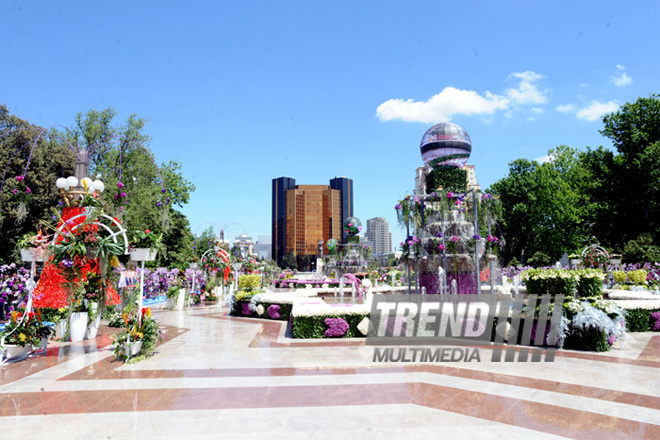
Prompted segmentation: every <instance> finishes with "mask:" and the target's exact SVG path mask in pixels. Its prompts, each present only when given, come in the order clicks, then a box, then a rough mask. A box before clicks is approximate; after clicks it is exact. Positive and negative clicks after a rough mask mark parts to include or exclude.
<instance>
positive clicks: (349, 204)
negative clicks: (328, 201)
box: [330, 176, 353, 243]
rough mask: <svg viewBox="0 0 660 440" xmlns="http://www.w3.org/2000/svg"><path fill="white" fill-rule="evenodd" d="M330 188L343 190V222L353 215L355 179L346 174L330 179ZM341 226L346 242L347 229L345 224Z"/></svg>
mask: <svg viewBox="0 0 660 440" xmlns="http://www.w3.org/2000/svg"><path fill="white" fill-rule="evenodd" d="M330 188H332V189H336V190H338V191H340V192H341V212H340V213H339V216H340V218H341V220H340V221H341V222H342V223H343V222H344V220H346V219H347V218H349V217H353V180H352V179H349V178H347V177H346V176H341V177H335V178H334V179H330ZM340 228H341V242H342V243H346V231H344V228H343V225H342V226H340Z"/></svg>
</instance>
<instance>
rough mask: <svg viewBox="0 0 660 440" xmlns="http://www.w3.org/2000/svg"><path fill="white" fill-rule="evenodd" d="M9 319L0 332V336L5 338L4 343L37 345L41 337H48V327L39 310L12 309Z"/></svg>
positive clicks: (22, 345) (23, 345) (20, 345)
mask: <svg viewBox="0 0 660 440" xmlns="http://www.w3.org/2000/svg"><path fill="white" fill-rule="evenodd" d="M10 316H11V320H10V321H9V324H8V325H7V326H6V327H5V329H4V330H3V331H2V333H0V338H2V337H4V338H5V344H12V345H18V346H19V347H25V346H26V345H32V346H37V347H38V346H39V345H41V340H42V339H48V338H49V337H50V333H51V331H50V329H49V328H48V327H47V326H45V325H44V323H43V321H42V319H41V312H40V311H39V310H37V311H36V312H29V313H27V314H22V313H19V312H18V311H15V310H14V311H13V312H11V314H10Z"/></svg>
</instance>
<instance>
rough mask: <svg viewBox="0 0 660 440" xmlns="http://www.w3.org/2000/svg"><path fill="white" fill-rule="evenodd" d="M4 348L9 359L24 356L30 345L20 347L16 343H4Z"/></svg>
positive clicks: (30, 347) (27, 352) (30, 348)
mask: <svg viewBox="0 0 660 440" xmlns="http://www.w3.org/2000/svg"><path fill="white" fill-rule="evenodd" d="M5 350H6V353H7V359H8V360H9V359H11V358H21V357H26V356H27V355H28V354H30V351H31V350H32V346H31V345H30V344H27V345H26V346H25V347H20V346H18V345H13V344H5Z"/></svg>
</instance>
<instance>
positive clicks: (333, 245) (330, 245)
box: [326, 238, 337, 251]
mask: <svg viewBox="0 0 660 440" xmlns="http://www.w3.org/2000/svg"><path fill="white" fill-rule="evenodd" d="M326 246H328V250H331V251H334V250H335V249H337V240H335V239H334V238H331V239H330V240H328V242H327V243H326Z"/></svg>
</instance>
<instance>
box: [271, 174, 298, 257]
mask: <svg viewBox="0 0 660 440" xmlns="http://www.w3.org/2000/svg"><path fill="white" fill-rule="evenodd" d="M295 186H296V179H292V178H290V177H279V178H277V179H273V200H272V211H273V216H272V219H273V228H272V234H271V237H272V240H273V259H274V260H275V261H277V264H281V263H282V260H283V259H284V256H285V255H286V192H287V191H288V190H290V189H291V188H294V187H295Z"/></svg>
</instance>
